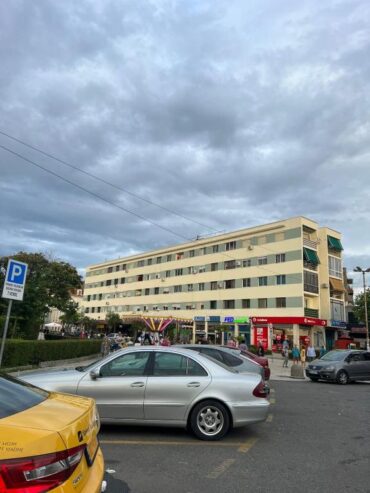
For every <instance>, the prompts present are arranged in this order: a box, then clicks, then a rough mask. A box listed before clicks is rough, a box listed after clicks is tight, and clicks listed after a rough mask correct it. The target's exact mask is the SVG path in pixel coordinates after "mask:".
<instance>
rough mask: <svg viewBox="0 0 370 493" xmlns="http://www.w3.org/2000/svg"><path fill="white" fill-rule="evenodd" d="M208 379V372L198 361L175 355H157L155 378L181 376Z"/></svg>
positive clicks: (155, 359) (155, 358)
mask: <svg viewBox="0 0 370 493" xmlns="http://www.w3.org/2000/svg"><path fill="white" fill-rule="evenodd" d="M187 375H189V376H197V377H206V376H207V372H206V371H205V370H204V368H202V367H201V366H200V365H199V364H198V363H197V362H196V361H194V360H192V359H191V358H187V357H186V356H182V355H180V354H174V353H164V352H163V353H160V352H158V353H155V357H154V368H153V376H155V377H179V376H187Z"/></svg>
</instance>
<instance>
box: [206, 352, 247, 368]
mask: <svg viewBox="0 0 370 493" xmlns="http://www.w3.org/2000/svg"><path fill="white" fill-rule="evenodd" d="M202 357H203V358H206V359H209V360H210V361H212V363H216V365H218V366H221V368H223V369H224V370H227V371H229V372H231V373H239V372H238V371H237V370H235V369H234V368H232V367H231V366H227V365H225V364H224V363H222V362H221V361H219V360H218V359H215V358H212V356H209V355H208V354H205V353H202Z"/></svg>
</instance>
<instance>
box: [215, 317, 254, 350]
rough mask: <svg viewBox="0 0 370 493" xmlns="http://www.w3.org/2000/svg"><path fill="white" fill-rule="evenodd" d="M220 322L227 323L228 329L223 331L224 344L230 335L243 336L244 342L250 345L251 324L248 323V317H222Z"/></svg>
mask: <svg viewBox="0 0 370 493" xmlns="http://www.w3.org/2000/svg"><path fill="white" fill-rule="evenodd" d="M222 323H223V324H224V325H228V327H229V331H228V332H227V333H225V336H224V341H223V342H224V343H225V344H226V342H227V339H229V338H230V337H240V336H241V337H242V338H244V340H245V342H246V344H247V345H248V346H249V345H250V343H251V342H250V340H251V326H250V324H249V317H231V316H226V317H223V320H222Z"/></svg>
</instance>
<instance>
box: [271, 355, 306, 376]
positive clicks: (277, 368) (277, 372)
mask: <svg viewBox="0 0 370 493" xmlns="http://www.w3.org/2000/svg"><path fill="white" fill-rule="evenodd" d="M266 357H267V359H268V360H269V366H270V370H271V376H270V380H285V381H289V382H304V381H309V380H310V379H309V378H308V377H306V375H305V376H304V379H302V378H293V377H291V376H290V372H291V367H292V364H293V363H292V360H289V363H288V365H289V366H288V368H283V361H284V359H283V357H282V356H281V354H278V353H274V354H269V355H267V356H266ZM306 364H307V363H306Z"/></svg>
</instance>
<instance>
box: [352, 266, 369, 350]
mask: <svg viewBox="0 0 370 493" xmlns="http://www.w3.org/2000/svg"><path fill="white" fill-rule="evenodd" d="M354 272H362V280H363V283H364V305H365V307H364V308H365V325H366V349H367V351H370V343H369V320H368V317H367V299H366V283H365V273H366V272H370V267H368V268H367V269H362V268H361V267H356V268H355V269H354Z"/></svg>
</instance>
